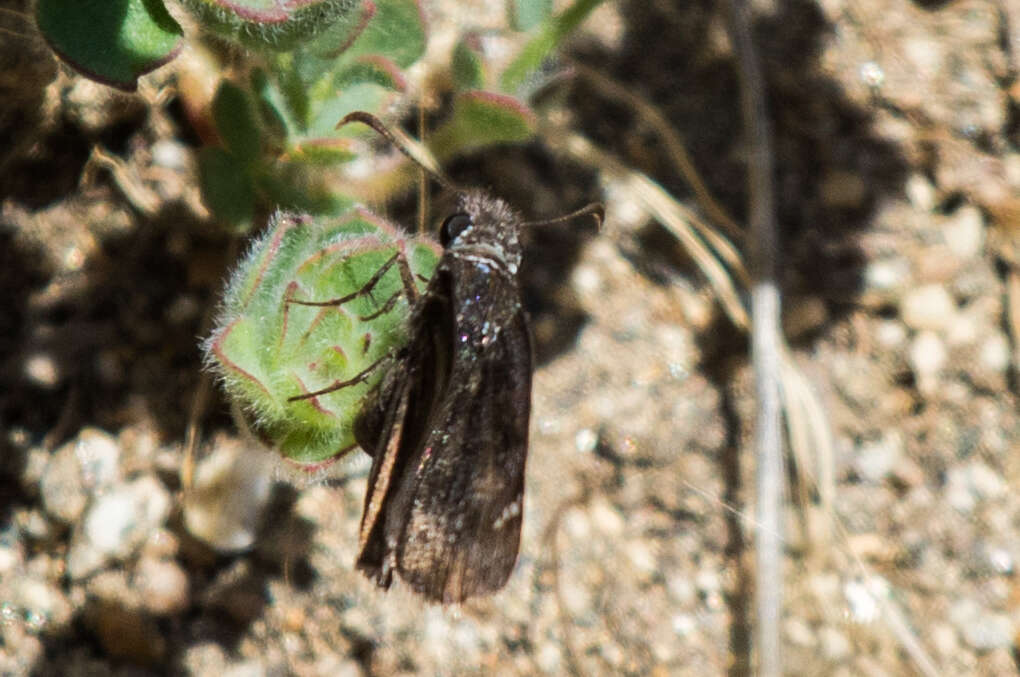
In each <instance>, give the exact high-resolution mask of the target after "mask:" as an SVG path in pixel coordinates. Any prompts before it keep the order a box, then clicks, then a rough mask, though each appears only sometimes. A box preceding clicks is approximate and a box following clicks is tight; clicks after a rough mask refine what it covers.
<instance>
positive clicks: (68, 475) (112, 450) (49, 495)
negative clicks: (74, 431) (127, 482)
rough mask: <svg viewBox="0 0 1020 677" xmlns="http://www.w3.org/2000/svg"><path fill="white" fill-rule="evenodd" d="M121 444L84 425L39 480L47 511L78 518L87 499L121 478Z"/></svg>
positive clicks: (61, 517) (65, 518) (66, 518)
mask: <svg viewBox="0 0 1020 677" xmlns="http://www.w3.org/2000/svg"><path fill="white" fill-rule="evenodd" d="M119 461H120V447H119V446H118V445H117V442H116V440H114V438H113V437H111V436H110V435H108V434H107V433H106V432H104V431H102V430H99V429H97V428H85V429H83V430H82V431H81V432H80V433H79V434H78V436H77V437H76V438H75V439H73V440H71V441H70V442H68V443H67V444H64V445H63V446H61V447H60V448H59V449H57V451H56V452H55V453H54V454H53V456H52V458H50V460H49V462H48V463H47V464H46V470H45V472H44V473H43V475H42V477H41V478H40V481H39V492H40V494H41V495H42V501H43V505H44V506H45V508H46V512H47V513H49V514H50V515H52V516H53V517H56V518H57V519H59V520H62V521H64V522H67V523H73V522H76V521H78V519H79V518H80V517H81V514H82V512H83V511H84V510H85V506H86V505H87V503H88V498H89V496H90V495H91V494H92V493H95V492H96V491H97V490H100V489H104V488H106V487H109V486H110V485H112V484H113V483H115V482H116V481H117V480H118V479H119V477H120V469H119Z"/></svg>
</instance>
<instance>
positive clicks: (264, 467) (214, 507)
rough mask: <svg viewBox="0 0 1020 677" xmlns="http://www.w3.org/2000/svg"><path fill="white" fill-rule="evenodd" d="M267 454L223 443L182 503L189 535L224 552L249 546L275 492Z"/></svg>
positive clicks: (200, 469)
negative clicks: (273, 491)
mask: <svg viewBox="0 0 1020 677" xmlns="http://www.w3.org/2000/svg"><path fill="white" fill-rule="evenodd" d="M271 469H272V465H271V461H270V460H269V459H268V452H266V451H264V450H262V449H259V448H248V447H246V446H244V445H242V444H240V443H222V444H221V445H220V446H219V448H218V449H216V451H214V452H213V453H212V454H210V455H209V456H208V457H207V458H205V459H203V460H202V461H201V462H200V463H199V464H198V467H197V468H196V470H195V484H194V487H193V488H192V490H191V491H190V492H189V493H188V495H187V497H186V499H185V502H184V523H185V525H186V527H187V529H188V531H189V532H190V533H191V534H192V535H193V536H195V537H196V538H198V539H200V540H202V541H204V542H205V543H207V544H208V545H209V546H211V547H212V548H213V549H215V550H218V551H220V552H237V551H240V550H245V549H247V548H249V547H251V545H252V543H254V541H255V533H256V530H257V529H258V526H259V524H260V523H261V521H262V513H263V510H264V509H265V507H266V504H267V503H268V501H269V496H270V493H271V490H272V472H271Z"/></svg>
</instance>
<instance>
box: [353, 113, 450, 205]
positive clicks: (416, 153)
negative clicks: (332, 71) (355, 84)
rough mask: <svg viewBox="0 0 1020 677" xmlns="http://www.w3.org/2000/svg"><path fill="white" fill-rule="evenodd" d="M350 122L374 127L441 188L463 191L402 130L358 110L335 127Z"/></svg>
mask: <svg viewBox="0 0 1020 677" xmlns="http://www.w3.org/2000/svg"><path fill="white" fill-rule="evenodd" d="M351 122H360V123H361V124H363V125H368V126H369V127H371V128H372V129H374V130H375V131H376V133H378V134H379V136H381V137H383V138H384V139H386V140H387V141H389V142H390V143H391V144H393V145H394V146H396V148H397V150H399V151H400V152H401V153H403V154H404V155H405V156H406V157H407V158H408V159H409V160H411V162H413V163H415V164H416V165H418V166H419V167H421V168H422V169H424V170H425V171H426V172H428V174H429V176H431V177H432V178H433V179H435V180H436V182H437V183H438V184H439V185H441V186H442V187H443V188H447V189H449V190H452V191H454V192H456V193H461V192H463V191H462V190H461V189H460V188H458V187H457V186H456V185H455V184H454V183H453V182H452V181H450V180H449V179H448V178H446V177H445V176H443V173H442V172H441V171H440V169H439V167H438V166H437V165H436V162H435V159H434V158H432V157H431V156H430V155H428V154H427V153H426V152H425V151H424V150H423V149H421V148H420V147H419V146H418V144H417V143H415V142H413V141H411V140H410V139H408V138H407V137H406V135H404V133H403V132H399V131H394V130H392V129H390V128H389V127H387V126H386V125H385V124H384V123H383V121H382V120H380V119H379V118H377V117H376V116H374V115H372V114H371V113H366V112H364V111H360V110H357V111H354V112H353V113H348V114H347V115H345V116H344V119H343V120H341V121H340V122H338V123H337V125H336V129H340V128H341V127H343V126H344V125H346V124H348V123H351Z"/></svg>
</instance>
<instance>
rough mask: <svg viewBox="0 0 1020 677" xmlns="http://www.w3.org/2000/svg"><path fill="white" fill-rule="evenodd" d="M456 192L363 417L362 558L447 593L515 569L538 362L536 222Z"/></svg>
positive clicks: (359, 422) (595, 208) (478, 587)
mask: <svg viewBox="0 0 1020 677" xmlns="http://www.w3.org/2000/svg"><path fill="white" fill-rule="evenodd" d="M350 120H358V121H361V122H364V123H366V124H369V125H371V126H372V127H373V128H374V129H376V131H378V132H379V133H380V134H382V135H383V136H386V137H387V138H388V139H390V140H391V141H392V142H393V143H395V144H396V145H397V146H398V148H400V149H401V150H402V151H403V152H405V154H408V155H409V156H410V155H411V154H410V153H409V152H408V151H407V150H406V149H405V148H403V147H402V146H401V145H400V144H399V142H397V141H396V140H395V139H394V137H393V136H392V134H391V133H390V132H389V130H387V129H386V128H385V126H383V125H382V123H381V122H379V121H378V120H376V119H375V118H374V117H372V116H370V115H368V114H366V113H352V114H351V115H348V116H347V117H346V118H345V119H344V120H343V121H341V123H340V124H341V125H342V124H346V122H348V121H350ZM412 159H414V158H413V156H412ZM437 178H439V179H440V181H441V182H443V183H444V185H447V186H449V185H450V184H448V182H446V181H445V180H443V179H442V178H441V177H437ZM458 193H459V198H458V203H457V209H456V211H455V212H454V213H453V214H452V215H450V216H448V217H447V218H446V220H445V221H444V222H443V225H442V227H441V228H440V243H441V244H442V245H443V254H442V256H441V257H440V259H439V262H438V264H437V266H436V269H435V272H434V273H433V275H432V277H431V278H430V279H429V282H428V285H427V286H426V288H425V290H424V292H422V293H421V294H420V295H417V294H416V292H415V290H414V287H413V285H408V289H407V293H408V295H409V297H411V298H412V300H413V303H412V310H411V314H410V319H409V324H408V326H409V332H408V335H409V340H408V342H407V344H406V345H404V346H403V347H402V348H400V349H399V350H398V351H397V352H396V354H395V355H394V356H393V359H392V361H391V365H390V367H389V369H388V370H387V371H386V373H385V375H384V376H383V378H382V380H381V381H380V382H379V384H378V385H377V386H376V387H375V388H374V389H373V391H371V392H370V393H369V394H368V396H367V398H366V402H365V404H364V405H363V407H362V409H361V412H360V413H359V415H358V417H357V418H356V419H355V424H354V435H355V439H356V440H357V442H358V444H359V445H360V446H361V448H362V449H364V450H365V451H366V452H367V453H368V454H369V455H370V456H372V468H371V471H370V472H369V478H368V490H367V494H366V496H365V509H364V513H363V515H362V519H361V529H360V537H359V553H358V557H357V561H356V565H357V567H358V568H359V569H361V570H362V571H363V572H364V573H366V574H367V575H368V576H369V578H371V579H373V580H375V581H376V583H378V584H379V585H380V586H382V587H384V588H388V587H389V586H390V585H391V583H392V581H393V577H394V575H398V576H399V577H400V578H401V579H403V581H404V582H405V583H407V584H408V585H409V586H410V587H411V588H412V589H413V590H415V591H416V592H418V593H420V594H422V595H423V596H425V597H426V598H427V599H429V600H431V601H437V602H442V603H444V604H449V603H459V602H462V601H464V600H465V599H468V598H470V597H475V596H480V595H486V594H491V593H493V592H495V591H497V590H499V589H500V588H502V587H503V586H504V585H505V584H506V582H507V580H508V579H509V578H510V575H511V573H512V572H513V568H514V564H515V562H516V560H517V552H518V548H519V545H520V539H521V524H522V520H523V511H524V471H525V462H526V459H527V453H528V426H529V420H530V415H531V377H532V366H533V357H532V347H531V332H530V329H529V324H528V316H527V313H526V311H525V309H524V306H523V303H522V300H521V291H520V284H519V281H518V273H519V270H520V266H521V243H520V233H521V229H522V227H523V226H524V225H534V224H525V223H524V222H522V220H521V218H520V216H519V215H518V214H517V213H516V212H515V211H514V210H513V209H512V208H511V207H510V206H509V205H508V204H507V203H506V202H504V201H503V200H501V199H499V198H496V197H493V196H491V195H489V194H488V193H486V192H484V191H479V190H469V191H458ZM583 213H591V214H595V215H596V217H597V218H598V219H599V220H600V221H601V214H602V208H601V205H590V206H589V207H587V208H585V209H582V210H579V211H578V212H575V213H573V214H569V215H567V216H565V217H560V218H559V219H554V220H553V221H561V220H566V219H569V218H573V217H574V216H577V215H580V214H583Z"/></svg>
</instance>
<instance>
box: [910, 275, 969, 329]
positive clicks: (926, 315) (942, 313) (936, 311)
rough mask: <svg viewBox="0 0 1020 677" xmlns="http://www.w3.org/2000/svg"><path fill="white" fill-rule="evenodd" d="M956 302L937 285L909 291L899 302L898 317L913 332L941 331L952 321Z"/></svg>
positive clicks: (944, 289) (943, 288)
mask: <svg viewBox="0 0 1020 677" xmlns="http://www.w3.org/2000/svg"><path fill="white" fill-rule="evenodd" d="M955 315H956V302H955V301H954V300H953V297H952V296H950V295H949V292H948V291H946V288H945V287H943V286H942V285H938V284H930V285H925V286H923V287H918V288H916V289H911V290H909V291H907V292H906V293H905V294H904V295H903V299H902V300H901V301H900V316H901V317H902V318H903V322H904V323H905V324H906V325H907V326H908V327H910V328H911V329H914V330H918V331H920V330H925V329H930V330H933V331H941V330H943V329H945V328H946V327H947V326H949V324H950V323H951V322H952V321H953V319H954V317H955Z"/></svg>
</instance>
